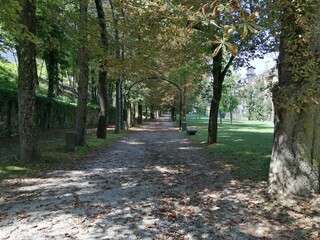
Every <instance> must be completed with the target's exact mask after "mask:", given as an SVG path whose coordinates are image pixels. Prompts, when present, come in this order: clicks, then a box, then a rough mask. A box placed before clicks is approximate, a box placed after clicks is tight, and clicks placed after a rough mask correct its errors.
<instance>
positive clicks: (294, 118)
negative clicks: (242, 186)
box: [269, 106, 320, 195]
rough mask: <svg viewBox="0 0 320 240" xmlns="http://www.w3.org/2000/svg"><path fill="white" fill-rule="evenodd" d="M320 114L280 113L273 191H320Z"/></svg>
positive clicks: (314, 110) (272, 169)
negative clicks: (319, 164) (319, 165)
mask: <svg viewBox="0 0 320 240" xmlns="http://www.w3.org/2000/svg"><path fill="white" fill-rule="evenodd" d="M319 160H320V111H319V106H313V107H310V108H308V109H305V110H303V111H301V112H300V113H298V112H296V111H294V110H284V109H281V110H278V111H277V110H276V119H275V135H274V145H273V150H272V157H271V163H270V173H269V190H270V192H271V193H275V194H281V195H309V194H310V193H312V192H319V167H318V166H317V163H318V162H319Z"/></svg>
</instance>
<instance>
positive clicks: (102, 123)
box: [95, 0, 108, 138]
mask: <svg viewBox="0 0 320 240" xmlns="http://www.w3.org/2000/svg"><path fill="white" fill-rule="evenodd" d="M95 4H96V9H97V13H98V20H99V25H100V37H101V46H102V48H103V49H104V51H105V52H106V53H107V50H108V35H107V24H106V18H105V13H104V9H103V5H102V1H101V0H95ZM104 62H105V61H104V60H101V61H100V69H99V92H98V94H99V101H100V116H99V122H98V128H97V138H106V136H107V119H108V115H107V114H108V95H107V86H108V84H107V66H106V64H105V63H104Z"/></svg>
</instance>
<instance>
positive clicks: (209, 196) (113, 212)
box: [0, 123, 320, 239]
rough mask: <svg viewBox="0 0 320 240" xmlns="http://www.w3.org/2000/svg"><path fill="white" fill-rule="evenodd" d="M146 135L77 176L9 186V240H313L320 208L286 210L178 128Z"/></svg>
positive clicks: (159, 127) (5, 193)
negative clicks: (296, 239)
mask: <svg viewBox="0 0 320 240" xmlns="http://www.w3.org/2000/svg"><path fill="white" fill-rule="evenodd" d="M141 129H143V131H141V130H138V129H137V128H135V129H133V130H132V133H131V134H129V135H128V136H126V137H125V138H124V139H123V140H120V141H119V142H118V143H116V144H113V145H112V146H111V147H108V148H107V149H105V150H104V151H102V152H101V153H100V154H99V155H98V156H96V157H94V158H92V159H88V160H87V162H83V163H81V164H80V165H76V166H73V167H72V169H69V170H63V169H57V170H56V171H51V172H48V173H47V174H44V175H43V176H41V177H39V178H26V179H21V180H14V179H13V180H6V181H4V182H3V185H2V194H1V210H2V211H1V213H0V218H1V223H0V230H1V233H2V234H3V236H4V239H19V237H20V236H21V234H22V235H23V236H24V238H25V239H30V238H32V239H41V238H52V237H54V238H60V239H62V238H74V239H84V238H87V239H147V238H154V239H161V238H164V239H259V238H266V239H288V238H290V237H295V236H305V237H308V239H316V238H315V237H316V234H317V228H316V227H317V226H319V218H318V217H317V216H316V213H315V212H314V211H315V209H316V206H318V205H317V204H320V203H319V201H318V202H316V200H315V201H314V202H313V204H314V205H313V206H314V207H313V206H310V205H308V204H310V203H307V202H303V201H302V202H300V203H299V205H291V206H288V207H287V208H286V209H284V208H283V207H282V205H281V204H280V203H277V201H274V199H271V198H269V196H268V194H267V192H266V189H267V185H266V182H265V181H260V182H256V181H251V180H240V179H237V178H235V176H234V175H233V172H234V166H233V165H232V164H226V163H224V162H223V161H221V159H220V158H219V155H215V154H212V156H211V157H209V156H208V155H204V154H203V152H202V151H201V148H200V146H198V144H197V143H196V142H191V141H189V140H188V138H186V137H185V135H184V134H181V133H178V132H177V129H176V128H173V127H172V126H168V124H159V123H157V124H155V123H146V124H144V125H143V127H142V128H141ZM245 154H246V153H245ZM248 154H249V153H248ZM301 218H303V219H304V221H303V222H302V221H300V219H301ZM302 226H303V227H302ZM26 230H27V231H26ZM306 230H308V231H307V232H306Z"/></svg>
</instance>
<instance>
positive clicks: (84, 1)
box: [76, 0, 89, 146]
mask: <svg viewBox="0 0 320 240" xmlns="http://www.w3.org/2000/svg"><path fill="white" fill-rule="evenodd" d="M87 14H88V0H79V18H80V19H79V34H80V39H79V53H78V68H79V85H78V102H77V113H76V134H77V145H79V146H84V145H85V134H86V123H87V120H86V117H87V97H88V82H89V63H88V49H87V47H88V25H87V24H88V16H87Z"/></svg>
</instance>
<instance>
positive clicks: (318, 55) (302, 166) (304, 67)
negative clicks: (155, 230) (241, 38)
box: [269, 0, 320, 195]
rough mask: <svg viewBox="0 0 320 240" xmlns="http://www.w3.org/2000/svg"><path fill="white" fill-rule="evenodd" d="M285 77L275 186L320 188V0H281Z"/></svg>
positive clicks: (291, 191)
mask: <svg viewBox="0 0 320 240" xmlns="http://www.w3.org/2000/svg"><path fill="white" fill-rule="evenodd" d="M278 6H279V7H280V11H281V19H280V21H281V38H280V49H279V60H278V72H279V83H278V84H277V85H276V86H275V87H274V89H273V102H274V107H275V135H274V144H273V151H272V157H271V163H270V172H269V191H270V192H271V193H273V194H280V195H310V194H311V193H312V192H317V193H319V179H320V178H319V170H320V168H319V165H320V107H319V100H320V99H319V96H320V95H319V94H320V92H319V91H320V86H319V83H320V68H319V66H320V49H319V48H320V47H319V46H320V39H319V38H320V36H319V28H320V21H319V16H320V14H319V9H320V1H319V0H311V1H303V0H298V1H291V0H283V1H281V2H280V1H278Z"/></svg>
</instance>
